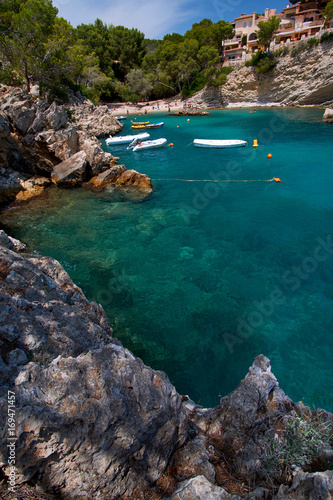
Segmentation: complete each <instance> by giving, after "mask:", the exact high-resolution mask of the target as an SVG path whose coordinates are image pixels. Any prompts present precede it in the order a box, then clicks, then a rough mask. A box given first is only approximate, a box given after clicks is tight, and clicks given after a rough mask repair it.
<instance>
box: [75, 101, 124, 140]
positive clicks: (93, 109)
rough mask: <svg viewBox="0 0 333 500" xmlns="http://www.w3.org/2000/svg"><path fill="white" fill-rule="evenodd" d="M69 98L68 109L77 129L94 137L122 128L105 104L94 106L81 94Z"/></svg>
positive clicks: (105, 135) (112, 132) (118, 130)
mask: <svg viewBox="0 0 333 500" xmlns="http://www.w3.org/2000/svg"><path fill="white" fill-rule="evenodd" d="M71 100H72V103H73V104H72V106H70V107H69V111H70V113H71V114H72V116H73V121H74V122H75V124H76V126H77V128H78V130H81V131H82V132H85V133H87V134H88V135H89V136H94V137H107V136H109V135H110V134H111V135H114V134H116V133H118V132H120V130H122V128H123V124H121V123H119V122H118V120H116V118H115V117H114V116H112V113H111V111H109V109H108V107H107V106H94V105H93V104H92V102H91V101H89V100H88V99H86V98H82V96H80V99H78V98H77V97H76V96H74V95H73V94H72V96H71Z"/></svg>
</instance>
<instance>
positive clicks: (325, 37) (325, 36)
mask: <svg viewBox="0 0 333 500" xmlns="http://www.w3.org/2000/svg"><path fill="white" fill-rule="evenodd" d="M332 39H333V31H330V32H326V33H324V34H323V35H321V38H320V43H325V42H329V41H330V40H332Z"/></svg>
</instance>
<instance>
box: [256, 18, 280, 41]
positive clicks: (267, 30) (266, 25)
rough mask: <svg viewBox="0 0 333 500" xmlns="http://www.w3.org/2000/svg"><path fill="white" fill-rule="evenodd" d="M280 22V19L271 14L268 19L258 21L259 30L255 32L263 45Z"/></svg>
mask: <svg viewBox="0 0 333 500" xmlns="http://www.w3.org/2000/svg"><path fill="white" fill-rule="evenodd" d="M280 23H281V19H280V18H278V17H276V16H273V17H272V18H271V19H268V21H259V22H258V27H259V30H258V31H257V32H256V33H257V37H258V42H259V43H260V44H263V45H267V44H269V43H270V42H271V40H272V39H273V36H274V33H275V32H276V31H277V30H278V28H279V26H280Z"/></svg>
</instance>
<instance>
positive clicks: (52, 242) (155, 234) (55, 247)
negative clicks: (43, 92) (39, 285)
mask: <svg viewBox="0 0 333 500" xmlns="http://www.w3.org/2000/svg"><path fill="white" fill-rule="evenodd" d="M322 115H323V111H322V110H316V109H301V110H295V109H281V110H279V109H258V110H257V111H256V113H251V114H250V113H249V110H223V111H213V112H211V114H210V116H203V117H191V118H190V119H189V121H187V117H171V116H168V115H167V113H160V114H158V115H154V116H149V115H148V118H147V119H150V121H151V122H153V121H160V120H163V121H164V123H165V126H164V128H161V129H155V130H151V131H150V133H151V137H152V138H157V137H166V138H167V139H168V142H169V143H170V142H172V143H174V147H170V146H168V147H166V148H163V149H160V150H151V151H145V152H138V153H133V152H132V151H126V149H125V146H118V147H116V146H115V147H113V148H112V149H109V151H110V152H112V153H113V154H114V155H115V156H119V157H120V161H119V163H125V164H126V166H127V168H134V169H136V170H138V171H140V172H143V173H146V174H148V175H149V176H150V177H151V178H152V179H155V180H154V181H153V184H154V192H153V193H152V194H151V195H149V196H148V197H146V198H144V199H140V198H136V197H129V196H127V195H125V194H124V193H119V192H117V191H116V190H114V189H108V190H106V191H104V192H100V193H93V192H91V191H90V190H88V189H86V188H82V189H76V190H58V189H50V190H49V191H48V193H47V194H46V195H43V196H42V197H40V198H36V199H34V200H32V201H30V202H27V203H24V204H21V205H20V206H19V207H15V208H11V209H10V210H9V211H7V212H3V213H2V214H1V216H0V222H2V223H3V224H5V225H6V226H7V227H10V229H11V234H12V235H13V236H15V237H17V238H20V239H21V240H23V241H25V242H26V243H29V244H30V245H31V248H33V249H36V250H38V251H39V252H41V253H42V254H44V255H51V256H53V257H55V258H56V259H58V260H59V261H60V262H61V264H62V265H63V266H64V267H65V269H66V270H67V271H68V272H69V274H70V276H71V277H72V279H73V280H74V281H75V282H76V283H77V284H78V285H79V286H81V287H82V289H83V290H84V292H85V293H86V295H87V297H88V299H90V300H96V301H98V302H100V303H101V304H102V305H103V307H104V308H105V310H106V312H107V314H108V317H109V319H110V322H111V324H112V326H113V329H114V336H116V337H118V338H119V339H120V340H121V341H122V342H123V343H124V345H125V346H126V347H128V348H129V349H131V350H132V351H133V352H134V353H135V354H136V355H138V356H140V357H141V358H142V359H143V360H144V361H145V362H146V363H147V364H149V365H150V366H152V367H153V368H156V369H161V370H164V371H166V373H167V374H168V375H169V377H170V380H171V381H172V383H174V384H175V386H176V388H177V390H178V391H179V392H180V393H182V394H188V395H189V396H190V397H191V398H192V399H194V400H195V401H196V402H199V403H200V404H202V405H204V406H213V405H216V404H217V403H218V402H219V396H221V395H225V394H227V393H229V392H230V391H232V390H233V389H234V388H235V387H236V386H237V385H238V383H239V382H240V380H241V378H243V377H244V376H245V374H246V373H247V370H248V367H249V366H250V364H251V363H252V362H253V359H254V357H255V356H256V355H258V354H259V353H263V354H265V355H266V356H268V357H269V358H270V359H271V363H272V370H273V372H274V374H275V375H276V376H277V378H278V380H279V382H280V386H281V387H282V388H283V389H284V391H285V392H286V393H287V394H288V395H289V396H290V397H291V398H292V399H294V400H302V399H304V401H305V403H307V404H310V405H312V404H314V405H315V406H320V407H325V408H326V409H328V410H331V411H332V410H333V390H332V375H333V363H332V358H333V328H332V323H333V217H332V215H333V196H332V189H333V162H332V158H333V142H332V139H333V126H332V125H329V124H325V123H323V121H322ZM137 119H138V120H141V119H142V117H139V116H138V117H137ZM177 125H178V126H179V128H177ZM129 126H130V123H129V119H127V121H126V122H125V125H124V129H123V132H122V134H127V133H131V132H129ZM194 138H212V139H214V138H223V139H245V140H247V141H248V146H247V147H246V148H240V149H231V150H217V149H212V150H208V149H199V148H195V147H193V145H192V144H191V143H192V141H193V139H194ZM254 139H257V140H258V143H259V147H258V148H257V149H254V148H253V147H252V144H253V140H254ZM102 143H103V144H104V148H105V149H106V150H107V148H106V146H105V143H104V141H102ZM268 153H271V154H272V158H271V159H267V155H268ZM273 177H279V178H280V179H281V180H282V181H283V183H275V182H274V181H273V182H264V181H266V180H269V179H272V178H273ZM156 179H161V180H156ZM164 179H171V180H164ZM173 179H193V180H194V179H195V180H208V181H209V180H210V179H220V180H225V181H229V182H223V183H214V182H207V181H206V182H182V181H179V180H173ZM238 180H251V181H253V182H234V181H238ZM256 180H259V181H258V182H257V181H256Z"/></svg>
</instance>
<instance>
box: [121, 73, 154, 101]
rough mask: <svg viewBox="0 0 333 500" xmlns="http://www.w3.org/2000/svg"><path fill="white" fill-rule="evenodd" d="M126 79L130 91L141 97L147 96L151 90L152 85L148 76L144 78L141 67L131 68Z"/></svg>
mask: <svg viewBox="0 0 333 500" xmlns="http://www.w3.org/2000/svg"><path fill="white" fill-rule="evenodd" d="M126 80H127V84H128V86H129V88H130V89H131V91H132V92H133V93H135V94H139V95H140V96H141V97H146V96H148V95H149V94H150V92H151V91H152V88H153V86H152V84H151V83H150V81H149V80H148V78H145V76H144V74H143V71H142V69H131V71H130V72H129V73H128V74H127V77H126Z"/></svg>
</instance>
